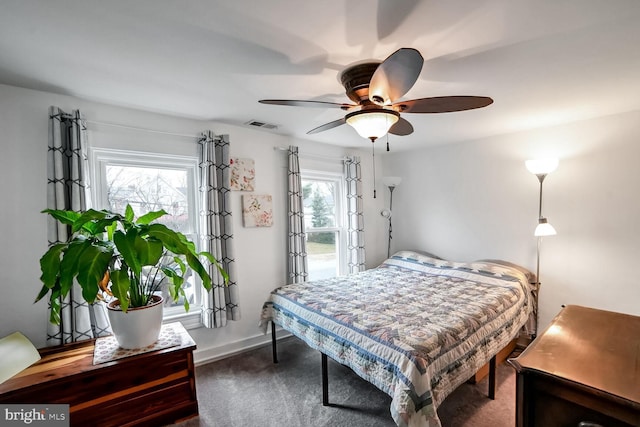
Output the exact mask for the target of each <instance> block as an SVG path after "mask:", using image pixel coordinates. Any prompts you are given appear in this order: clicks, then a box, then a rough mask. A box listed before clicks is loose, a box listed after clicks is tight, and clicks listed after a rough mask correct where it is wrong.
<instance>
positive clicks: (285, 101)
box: [258, 99, 356, 110]
mask: <svg viewBox="0 0 640 427" xmlns="http://www.w3.org/2000/svg"><path fill="white" fill-rule="evenodd" d="M258 102H259V103H261V104H271V105H287V106H290V107H315V108H340V109H342V110H348V109H349V108H351V107H356V105H355V104H338V103H337V102H325V101H296V100H292V99H261V100H260V101H258Z"/></svg>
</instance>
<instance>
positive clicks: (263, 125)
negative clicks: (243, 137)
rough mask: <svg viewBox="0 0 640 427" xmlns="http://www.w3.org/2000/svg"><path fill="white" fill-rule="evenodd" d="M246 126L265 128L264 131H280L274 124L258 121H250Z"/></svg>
mask: <svg viewBox="0 0 640 427" xmlns="http://www.w3.org/2000/svg"><path fill="white" fill-rule="evenodd" d="M245 124H246V125H249V126H253V127H257V128H263V129H278V125H274V124H273V123H265V122H261V121H258V120H249V121H248V122H246V123H245Z"/></svg>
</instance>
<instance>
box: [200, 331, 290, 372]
mask: <svg viewBox="0 0 640 427" xmlns="http://www.w3.org/2000/svg"><path fill="white" fill-rule="evenodd" d="M290 336H291V334H290V333H289V332H287V331H285V330H284V329H280V328H276V339H278V340H280V339H282V338H287V337H290ZM270 343H271V333H267V334H266V335H265V334H258V335H255V336H253V337H250V338H245V339H243V340H239V341H235V342H233V343H227V344H224V345H219V346H213V347H208V348H200V347H198V348H197V349H196V350H195V351H194V352H193V361H194V364H195V365H196V366H201V365H206V364H207V363H211V362H215V361H217V360H222V359H226V358H227V357H231V356H234V355H236V354H239V353H244V352H246V351H249V350H253V349H254V348H257V347H261V346H263V345H267V344H270Z"/></svg>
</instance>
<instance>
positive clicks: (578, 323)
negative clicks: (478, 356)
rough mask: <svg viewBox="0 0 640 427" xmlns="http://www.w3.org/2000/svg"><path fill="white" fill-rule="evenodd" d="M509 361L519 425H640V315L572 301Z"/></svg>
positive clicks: (546, 426) (547, 426) (572, 426)
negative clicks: (592, 306) (514, 376)
mask: <svg viewBox="0 0 640 427" xmlns="http://www.w3.org/2000/svg"><path fill="white" fill-rule="evenodd" d="M509 363H511V364H512V365H513V366H514V367H515V368H516V370H517V372H518V374H517V379H516V389H517V397H516V399H517V400H516V425H517V426H519V427H534V426H535V427H556V426H558V427H560V426H562V427H565V426H566V427H569V426H571V427H578V426H581V427H582V426H586V427H593V426H607V427H618V426H625V427H628V426H634V427H638V426H640V317H636V316H630V315H626V314H620V313H614V312H610V311H602V310H596V309H593V308H586V307H580V306H573V305H570V306H567V307H566V308H564V309H563V310H562V311H561V312H560V314H558V315H557V316H556V318H555V319H554V320H553V322H552V323H551V325H549V327H548V328H547V329H546V330H545V331H544V332H543V333H542V335H540V336H538V337H537V338H536V339H535V340H534V341H533V343H531V344H530V345H529V347H527V349H526V350H525V351H524V352H523V353H522V354H521V355H520V356H519V357H517V358H515V359H509ZM581 423H583V424H581Z"/></svg>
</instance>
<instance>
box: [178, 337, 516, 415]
mask: <svg viewBox="0 0 640 427" xmlns="http://www.w3.org/2000/svg"><path fill="white" fill-rule="evenodd" d="M278 358H279V362H280V363H278V364H273V363H272V359H271V346H270V345H269V346H264V347H260V348H258V349H256V350H252V351H250V352H247V353H243V354H240V355H236V356H233V357H230V358H227V359H224V360H221V361H218V362H214V363H210V364H207V365H203V366H199V367H197V368H196V387H197V392H198V404H199V411H200V416H199V417H196V418H192V419H190V420H187V421H184V422H182V423H180V424H178V426H179V427H253V426H273V427H276V426H277V427H280V426H290V427H298V426H299V427H308V426H314V427H339V426H345V427H346V426H348V427H359V426H362V427H365V426H366V427H373V426H390V427H391V426H395V423H394V422H393V420H392V419H391V415H390V413H389V405H390V403H391V398H390V397H389V396H387V395H386V394H385V393H383V392H382V391H380V390H378V389H377V388H376V387H375V386H373V385H371V384H369V383H367V382H366V381H364V380H362V379H361V378H360V377H358V376H357V375H356V374H354V373H353V372H352V371H351V370H350V369H348V368H346V367H344V366H342V365H340V364H338V363H335V362H333V361H332V360H331V359H329V401H330V402H331V406H328V407H324V406H322V385H321V384H322V383H321V365H320V353H319V352H317V351H315V350H312V349H311V348H309V347H308V346H307V345H306V344H304V343H303V342H302V341H300V340H298V339H297V338H294V337H290V338H285V339H283V340H280V341H278ZM497 384H498V385H497V389H496V400H493V401H492V400H490V399H489V398H487V395H486V393H487V381H486V379H485V380H483V381H481V382H480V383H478V384H476V385H472V384H463V385H462V386H460V387H459V388H458V389H457V390H456V391H454V392H453V393H452V394H451V395H450V396H449V397H448V398H447V399H446V400H445V401H444V402H443V404H442V405H441V406H440V408H438V415H439V417H440V420H441V421H442V425H443V427H466V426H468V427H470V426H474V427H484V426H486V427H502V426H505V427H506V426H509V427H511V426H513V425H515V371H514V370H513V368H511V367H510V366H508V365H499V366H498V383H497Z"/></svg>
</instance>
